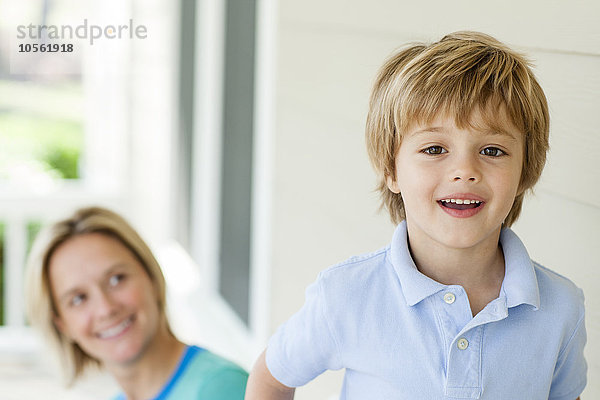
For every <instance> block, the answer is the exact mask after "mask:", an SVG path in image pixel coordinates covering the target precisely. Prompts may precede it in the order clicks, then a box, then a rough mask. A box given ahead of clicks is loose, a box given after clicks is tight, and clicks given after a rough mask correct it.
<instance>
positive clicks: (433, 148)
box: [421, 146, 448, 155]
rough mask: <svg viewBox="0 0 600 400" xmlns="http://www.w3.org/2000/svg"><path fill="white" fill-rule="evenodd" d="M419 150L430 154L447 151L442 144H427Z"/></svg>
mask: <svg viewBox="0 0 600 400" xmlns="http://www.w3.org/2000/svg"><path fill="white" fill-rule="evenodd" d="M421 151H422V152H423V153H425V154H431V155H436V154H443V153H447V152H448V151H447V150H446V149H444V148H443V147H442V146H429V147H427V148H426V149H423V150H421Z"/></svg>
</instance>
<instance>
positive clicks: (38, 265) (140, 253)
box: [25, 207, 171, 384]
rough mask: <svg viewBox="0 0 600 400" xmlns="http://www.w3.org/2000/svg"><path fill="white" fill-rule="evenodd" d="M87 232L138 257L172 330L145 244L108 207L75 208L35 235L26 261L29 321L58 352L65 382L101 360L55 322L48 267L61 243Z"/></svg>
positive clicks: (156, 271) (162, 286)
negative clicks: (122, 247) (63, 217)
mask: <svg viewBox="0 0 600 400" xmlns="http://www.w3.org/2000/svg"><path fill="white" fill-rule="evenodd" d="M89 233H100V234H103V235H107V236H109V237H112V238H114V239H117V240H118V241H119V242H121V243H122V244H123V245H124V246H125V247H126V248H127V249H129V250H130V251H131V253H132V254H133V255H134V256H135V257H136V258H137V260H138V261H139V262H140V264H141V265H142V266H143V267H144V270H145V271H146V273H147V274H148V276H149V277H150V281H151V282H152V286H153V287H154V290H155V292H156V301H157V304H158V310H159V313H160V316H161V318H162V322H163V323H164V324H166V328H167V330H168V331H169V333H170V332H171V330H170V328H169V324H168V321H167V317H166V305H165V303H166V300H165V299H166V294H165V279H164V276H163V274H162V271H161V269H160V266H159V264H158V261H156V258H155V257H154V255H153V254H152V251H151V250H150V248H149V247H148V245H147V244H146V243H145V242H144V240H143V239H142V238H141V237H140V235H139V234H138V233H137V232H136V231H135V230H134V229H133V228H132V227H131V225H129V224H128V223H127V221H125V219H123V218H122V217H121V216H120V215H118V214H116V213H114V212H112V211H110V210H107V209H105V208H101V207H87V208H82V209H79V210H77V211H75V212H74V213H73V215H71V216H70V217H69V218H67V219H64V220H62V221H59V222H56V223H55V224H53V225H51V226H49V227H47V228H46V229H44V230H43V231H42V232H40V234H38V236H37V237H36V240H35V242H34V244H33V247H32V249H31V253H30V256H29V259H28V263H27V264H28V265H27V275H26V278H27V279H26V291H25V294H26V299H25V300H26V306H27V315H28V317H29V320H30V321H31V324H32V325H33V326H34V327H36V328H38V329H39V330H40V331H41V333H42V334H43V336H44V339H46V340H47V341H48V342H49V343H50V345H51V346H52V347H53V348H54V349H55V350H56V351H57V353H58V356H59V358H60V360H61V362H62V364H63V367H64V370H63V372H64V376H65V378H66V380H67V383H68V384H72V383H73V382H74V381H75V380H76V379H77V378H78V377H80V376H81V375H82V374H83V372H84V371H85V370H86V369H87V368H88V367H90V366H100V362H99V361H98V360H97V359H95V358H93V357H91V356H90V355H89V354H87V353H86V352H85V351H84V350H83V349H82V348H81V347H79V345H77V343H75V342H73V341H71V340H70V339H69V338H68V337H67V336H65V335H64V334H63V333H62V332H61V331H60V330H59V329H58V328H57V326H56V325H55V323H54V320H55V317H57V316H58V311H57V308H56V304H55V303H54V299H53V296H52V290H51V287H50V278H49V272H48V266H49V263H50V259H51V257H52V255H53V254H54V252H55V251H56V249H57V248H58V247H59V246H60V245H62V244H63V243H65V242H67V241H68V240H70V239H72V238H74V237H76V236H79V235H84V234H89Z"/></svg>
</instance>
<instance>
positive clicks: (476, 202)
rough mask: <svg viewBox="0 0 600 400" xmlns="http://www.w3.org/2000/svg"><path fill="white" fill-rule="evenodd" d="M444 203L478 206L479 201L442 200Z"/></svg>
mask: <svg viewBox="0 0 600 400" xmlns="http://www.w3.org/2000/svg"><path fill="white" fill-rule="evenodd" d="M442 201H443V202H444V203H456V204H479V203H481V201H479V200H463V199H444V200H442Z"/></svg>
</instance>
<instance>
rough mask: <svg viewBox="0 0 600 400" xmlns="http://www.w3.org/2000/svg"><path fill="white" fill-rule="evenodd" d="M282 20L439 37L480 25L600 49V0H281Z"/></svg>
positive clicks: (547, 42)
mask: <svg viewBox="0 0 600 400" xmlns="http://www.w3.org/2000/svg"><path fill="white" fill-rule="evenodd" d="M280 16H281V18H282V25H286V24H289V23H303V24H313V25H314V27H315V28H316V27H317V26H318V25H322V26H323V28H324V29H328V30H333V29H337V30H338V31H343V30H359V31H361V32H363V33H364V34H365V35H371V34H380V33H384V34H390V35H399V36H402V37H409V38H411V39H412V40H423V39H425V40H437V39H439V38H440V37H441V36H442V35H443V34H446V33H448V32H453V31H456V30H464V29H470V30H480V31H483V32H487V33H490V34H492V35H495V36H497V37H498V38H499V39H501V40H503V41H506V42H508V43H514V44H519V45H522V46H527V47H539V48H544V49H553V50H561V51H568V52H573V51H575V52H583V53H589V54H596V55H600V24H599V23H598V21H599V20H600V2H597V1H590V0H587V1H586V0H579V1H570V2H564V1H560V0H553V1H543V0H535V1H520V0H507V1H503V2H502V3H501V4H500V3H493V5H492V3H489V2H485V1H480V2H478V1H468V0H458V1H436V2H415V1H397V0H378V1H376V2H373V1H359V0H327V1H321V0H306V1H296V2H292V1H290V2H282V4H281V5H280Z"/></svg>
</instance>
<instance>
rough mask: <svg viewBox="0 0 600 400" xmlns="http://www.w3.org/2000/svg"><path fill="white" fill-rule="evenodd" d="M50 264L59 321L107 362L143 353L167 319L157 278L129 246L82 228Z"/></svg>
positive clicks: (70, 335) (66, 331) (118, 362)
mask: <svg viewBox="0 0 600 400" xmlns="http://www.w3.org/2000/svg"><path fill="white" fill-rule="evenodd" d="M48 268H49V278H50V288H51V291H52V298H53V299H54V303H55V304H56V308H57V312H58V316H57V317H55V320H54V322H55V324H56V326H57V327H58V329H59V330H60V331H61V332H62V333H63V334H64V335H66V336H67V337H68V338H69V339H70V340H72V341H73V342H75V343H77V344H78V345H79V347H81V349H82V350H83V351H85V352H86V353H88V354H89V355H90V356H91V357H93V358H96V359H97V360H99V361H100V362H102V363H103V364H105V365H107V366H110V365H125V364H129V363H132V362H135V361H137V360H139V359H140V358H141V357H142V356H143V354H144V352H145V351H146V350H147V349H148V347H149V346H150V345H151V343H152V342H153V340H154V339H155V338H156V337H157V336H158V335H157V333H158V332H159V329H161V325H164V324H161V315H160V312H159V308H158V302H157V297H156V291H155V289H154V287H153V285H152V282H151V281H150V278H149V277H148V274H147V273H146V271H145V270H144V267H142V265H141V264H140V262H139V261H138V260H137V259H136V257H135V256H134V255H133V254H132V253H131V251H129V249H127V248H126V247H125V246H124V245H123V244H122V243H121V242H120V241H119V240H117V239H114V238H112V237H110V236H107V235H103V234H100V233H88V234H83V235H79V236H75V237H74V238H72V239H69V240H67V241H66V242H65V243H63V244H61V245H60V246H59V247H58V248H57V249H56V250H55V251H54V254H53V255H52V257H51V258H50V262H49V266H48ZM163 327H164V326H163Z"/></svg>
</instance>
